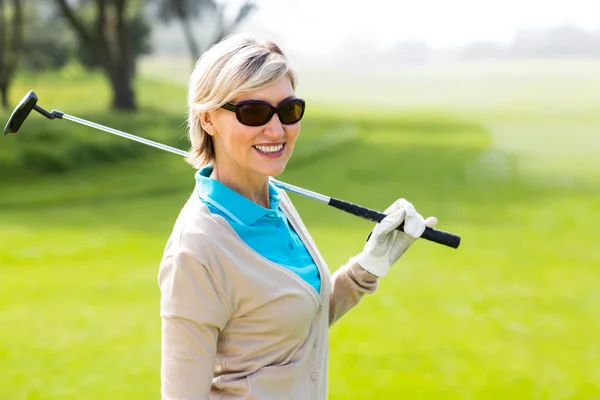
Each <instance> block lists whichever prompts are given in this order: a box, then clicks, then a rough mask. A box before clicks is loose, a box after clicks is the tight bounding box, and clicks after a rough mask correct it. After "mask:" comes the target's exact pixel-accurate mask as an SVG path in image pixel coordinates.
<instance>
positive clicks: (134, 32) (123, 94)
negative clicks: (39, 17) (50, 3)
mask: <svg viewBox="0 0 600 400" xmlns="http://www.w3.org/2000/svg"><path fill="white" fill-rule="evenodd" d="M55 2H56V4H57V5H58V7H59V10H60V11H61V13H62V15H63V16H64V18H65V19H66V20H67V21H68V23H69V25H70V26H71V28H72V29H73V31H74V32H75V33H76V34H77V37H78V39H79V42H80V46H81V47H80V50H84V51H82V52H81V56H80V58H81V59H82V60H83V61H84V63H87V65H97V66H100V67H101V68H102V69H103V70H104V73H105V74H106V76H107V77H108V79H109V81H110V84H111V86H112V90H113V100H112V108H114V109H119V110H135V109H136V108H137V105H136V100H135V92H134V89H133V78H134V75H135V70H136V69H135V66H136V62H137V57H138V56H139V55H140V53H143V52H144V51H145V50H147V49H148V48H149V47H148V46H149V44H148V42H147V41H146V40H147V39H146V38H147V37H148V35H149V33H150V27H149V25H148V24H147V23H146V22H145V20H144V16H143V15H142V10H143V8H142V4H141V3H140V2H139V1H128V0H69V1H68V0H55ZM90 6H91V7H92V8H90ZM76 10H77V11H76ZM86 13H87V15H91V18H86V16H85V15H86ZM88 20H92V22H91V23H87V21H88Z"/></svg>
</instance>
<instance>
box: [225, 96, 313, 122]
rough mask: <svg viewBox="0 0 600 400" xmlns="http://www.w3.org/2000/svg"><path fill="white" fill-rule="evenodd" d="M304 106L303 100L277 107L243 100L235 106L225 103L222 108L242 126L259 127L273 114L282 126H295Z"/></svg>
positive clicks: (291, 100) (288, 101)
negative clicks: (232, 113) (231, 113)
mask: <svg viewBox="0 0 600 400" xmlns="http://www.w3.org/2000/svg"><path fill="white" fill-rule="evenodd" d="M305 106H306V104H305V102H304V100H302V99H299V98H292V99H287V100H284V101H282V102H281V104H279V106H277V107H274V106H272V105H271V104H270V103H267V102H266V101H262V100H245V101H240V102H239V103H237V104H233V103H226V104H224V105H223V106H222V107H223V108H224V109H226V110H229V111H233V112H234V113H235V116H236V117H237V120H238V121H239V122H240V123H241V124H243V125H247V126H261V125H265V124H266V123H267V122H269V121H270V120H271V118H273V115H275V114H277V115H278V116H279V121H281V123H282V124H284V125H292V124H295V123H296V122H298V121H300V120H301V119H302V116H303V115H304V108H305Z"/></svg>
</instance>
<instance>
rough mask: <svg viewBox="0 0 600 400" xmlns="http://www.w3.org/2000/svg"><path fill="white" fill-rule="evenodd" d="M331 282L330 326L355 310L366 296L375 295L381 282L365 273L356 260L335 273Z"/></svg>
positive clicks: (352, 259)
mask: <svg viewBox="0 0 600 400" xmlns="http://www.w3.org/2000/svg"><path fill="white" fill-rule="evenodd" d="M331 280H332V289H331V296H330V298H329V325H333V324H334V323H335V322H336V321H337V320H339V319H340V318H341V317H342V316H343V315H344V314H346V313H347V312H348V311H350V310H351V309H352V308H354V307H355V306H356V305H357V304H358V303H359V302H360V300H361V299H362V297H363V296H364V295H365V294H372V293H375V291H376V290H377V286H378V282H379V281H378V278H377V277H376V276H375V275H372V274H371V273H370V272H367V271H365V270H364V269H363V268H362V267H361V266H360V265H359V264H358V263H357V262H356V261H355V260H354V258H351V259H350V261H349V262H348V263H347V264H345V265H343V266H342V267H340V268H339V269H338V270H337V271H335V272H334V273H333V275H332V276H331Z"/></svg>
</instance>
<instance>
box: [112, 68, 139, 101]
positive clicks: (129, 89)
mask: <svg viewBox="0 0 600 400" xmlns="http://www.w3.org/2000/svg"><path fill="white" fill-rule="evenodd" d="M132 81H133V80H132V78H131V75H130V71H129V69H128V68H126V69H125V68H123V69H119V70H118V71H117V72H116V73H114V74H113V75H112V76H111V78H110V83H111V85H112V89H113V99H112V108H113V109H115V110H125V111H135V110H136V108H137V107H136V101H135V93H134V91H133V82H132Z"/></svg>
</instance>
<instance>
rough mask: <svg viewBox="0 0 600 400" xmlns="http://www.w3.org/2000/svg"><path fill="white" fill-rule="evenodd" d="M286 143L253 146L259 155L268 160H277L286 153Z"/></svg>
mask: <svg viewBox="0 0 600 400" xmlns="http://www.w3.org/2000/svg"><path fill="white" fill-rule="evenodd" d="M285 146H286V144H285V143H279V144H257V145H254V146H252V147H253V148H254V150H256V152H257V153H258V154H260V155H261V156H263V157H266V158H277V157H280V156H282V155H283V153H284V152H285Z"/></svg>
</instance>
